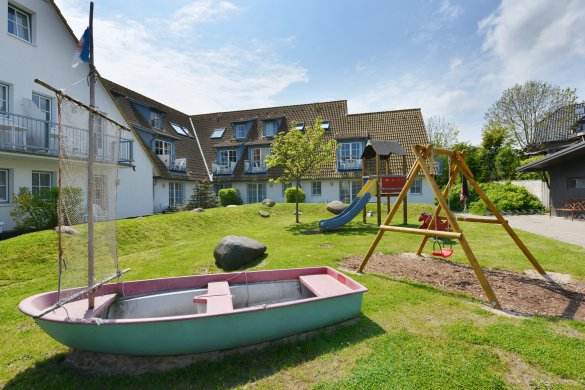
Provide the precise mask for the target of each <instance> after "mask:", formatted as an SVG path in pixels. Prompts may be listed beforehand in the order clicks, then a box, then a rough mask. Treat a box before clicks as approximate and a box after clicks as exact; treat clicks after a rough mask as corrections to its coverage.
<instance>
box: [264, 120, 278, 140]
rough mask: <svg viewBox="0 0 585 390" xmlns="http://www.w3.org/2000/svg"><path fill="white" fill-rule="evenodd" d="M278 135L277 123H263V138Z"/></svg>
mask: <svg viewBox="0 0 585 390" xmlns="http://www.w3.org/2000/svg"><path fill="white" fill-rule="evenodd" d="M276 133H278V121H264V137H274V136H275V135H276Z"/></svg>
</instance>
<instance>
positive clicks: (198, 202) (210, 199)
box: [187, 180, 217, 210]
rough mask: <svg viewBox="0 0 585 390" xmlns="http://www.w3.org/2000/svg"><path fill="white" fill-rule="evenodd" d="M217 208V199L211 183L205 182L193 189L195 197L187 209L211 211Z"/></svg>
mask: <svg viewBox="0 0 585 390" xmlns="http://www.w3.org/2000/svg"><path fill="white" fill-rule="evenodd" d="M213 207H217V197H216V196H215V193H214V192H213V189H212V188H211V183H209V182H208V181H207V180H204V181H202V182H200V183H198V184H197V185H196V186H195V188H194V189H193V195H191V199H189V204H188V205H187V208H188V209H189V210H193V209H196V208H202V209H210V208H213Z"/></svg>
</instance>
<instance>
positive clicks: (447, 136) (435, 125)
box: [425, 115, 459, 149]
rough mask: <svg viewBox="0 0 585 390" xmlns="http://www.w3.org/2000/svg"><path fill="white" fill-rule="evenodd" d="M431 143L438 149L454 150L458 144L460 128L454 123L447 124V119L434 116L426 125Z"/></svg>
mask: <svg viewBox="0 0 585 390" xmlns="http://www.w3.org/2000/svg"><path fill="white" fill-rule="evenodd" d="M425 127H426V129H427V134H428V136H429V142H430V143H432V144H433V146H435V147H436V148H443V149H452V148H453V145H455V144H456V143H457V142H458V138H459V128H457V125H456V124H455V123H453V122H447V121H446V120H445V118H443V117H441V116H438V115H433V116H431V117H429V118H428V119H427V121H426V123H425Z"/></svg>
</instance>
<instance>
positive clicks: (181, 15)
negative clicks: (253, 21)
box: [170, 0, 238, 34]
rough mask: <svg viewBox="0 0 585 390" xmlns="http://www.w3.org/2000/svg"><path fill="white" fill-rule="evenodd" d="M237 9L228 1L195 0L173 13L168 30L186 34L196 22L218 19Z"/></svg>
mask: <svg viewBox="0 0 585 390" xmlns="http://www.w3.org/2000/svg"><path fill="white" fill-rule="evenodd" d="M237 9H238V8H237V7H236V6H235V5H234V4H233V3H230V2H229V1H223V0H219V1H218V0H196V1H193V2H192V3H190V4H188V5H186V6H184V7H182V8H180V9H179V10H177V11H175V12H174V13H173V15H172V16H171V18H170V20H171V21H172V22H171V25H170V30H171V31H172V32H174V33H176V34H186V33H189V32H190V31H191V29H192V27H193V26H194V25H195V24H197V23H204V22H211V21H215V20H218V19H220V18H221V17H224V16H226V14H227V13H229V12H233V11H236V10H237Z"/></svg>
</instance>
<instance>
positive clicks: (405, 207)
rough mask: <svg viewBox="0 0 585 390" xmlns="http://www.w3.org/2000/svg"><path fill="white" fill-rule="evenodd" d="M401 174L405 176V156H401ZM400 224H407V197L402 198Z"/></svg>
mask: <svg viewBox="0 0 585 390" xmlns="http://www.w3.org/2000/svg"><path fill="white" fill-rule="evenodd" d="M402 174H403V175H404V176H406V156H402ZM402 223H403V224H404V225H406V224H407V223H408V196H405V197H404V203H403V204H402Z"/></svg>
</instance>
